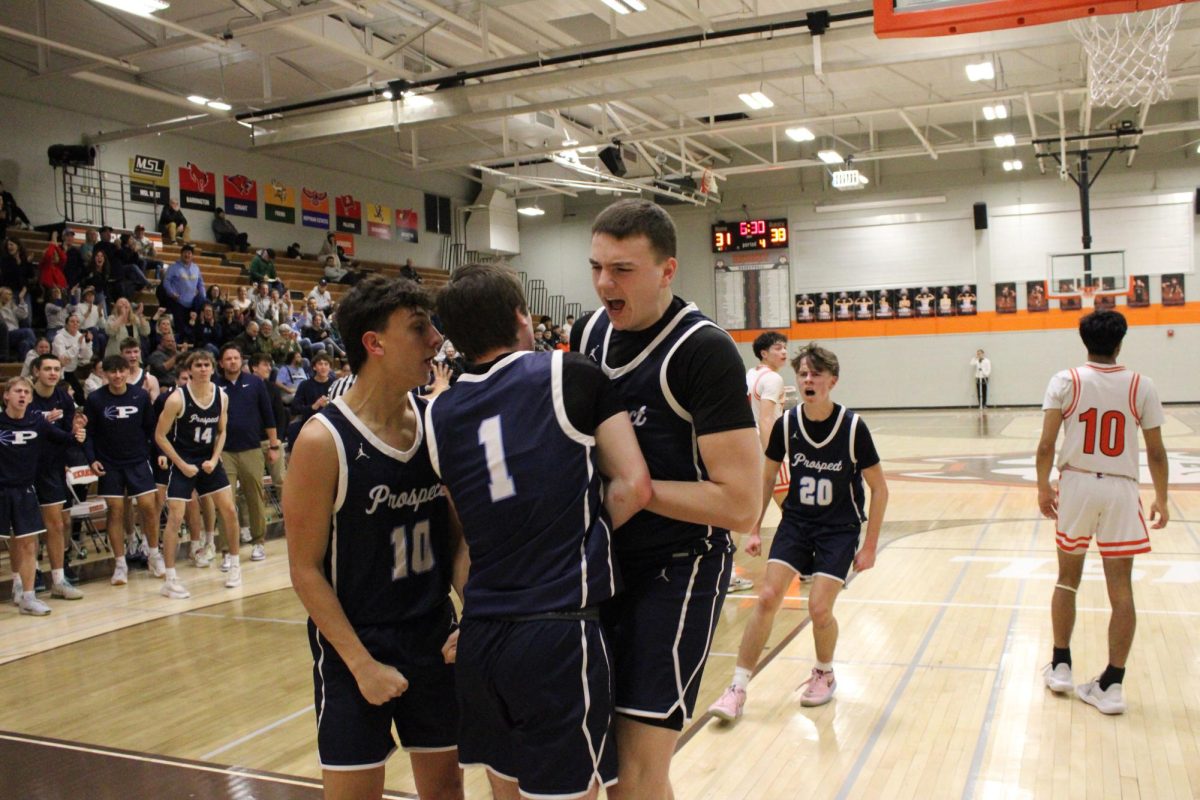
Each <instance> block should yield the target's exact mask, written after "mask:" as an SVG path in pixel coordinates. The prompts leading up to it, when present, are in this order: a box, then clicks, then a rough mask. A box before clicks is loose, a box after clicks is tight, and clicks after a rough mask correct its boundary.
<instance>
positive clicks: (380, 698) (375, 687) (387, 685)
mask: <svg viewBox="0 0 1200 800" xmlns="http://www.w3.org/2000/svg"><path fill="white" fill-rule="evenodd" d="M292 454H293V455H292V467H291V469H289V470H288V473H287V478H286V480H285V482H284V493H283V516H284V519H286V520H287V528H288V531H287V534H288V535H287V546H288V561H289V564H290V571H291V577H292V588H294V589H295V590H296V595H297V596H298V597H299V598H300V602H301V603H303V604H304V608H305V610H306V611H308V615H309V616H310V617H312V620H313V623H314V624H315V625H316V626H317V628H318V629H319V630H320V632H321V635H322V636H324V637H325V639H327V640H328V641H329V642H330V643H331V644H332V645H333V646H334V649H336V650H337V652H338V655H339V656H341V658H342V661H344V662H345V664H346V666H347V667H349V669H350V671H351V673H353V675H354V679H355V681H356V682H357V683H358V688H359V691H360V692H362V695H363V697H365V698H366V699H367V701H368V702H370V703H372V704H374V705H381V704H382V703H385V702H387V701H388V700H390V699H392V698H394V697H399V696H400V695H401V694H403V693H404V691H405V690H406V689H407V688H408V681H407V680H406V679H405V677H404V676H403V675H401V674H400V672H399V671H398V670H396V669H395V668H393V667H390V666H387V665H385V664H381V663H379V662H378V661H376V660H375V659H374V658H373V657H372V656H371V654H370V653H369V652H367V649H366V648H365V647H364V646H363V644H362V641H361V640H360V639H359V638H358V634H357V633H355V632H354V628H353V626H351V624H350V621H349V620H348V619H347V618H346V614H345V611H343V610H342V605H341V603H340V602H339V601H338V598H337V594H336V593H335V592H334V590H333V586H332V585H330V583H329V580H328V579H327V578H326V577H325V567H324V562H325V552H326V550H327V549H328V548H329V533H330V523H329V521H330V519H331V517H332V515H333V506H334V501H335V498H336V495H337V489H338V477H339V476H338V470H339V466H338V454H337V446H336V445H335V444H334V441H333V436H332V434H330V433H329V431H328V430H327V429H326V428H325V426H323V425H320V424H317V423H313V424H308V425H305V426H304V428H303V429H302V430H301V431H300V435H299V436H298V437H297V439H296V444H295V445H294V446H293V448H292Z"/></svg>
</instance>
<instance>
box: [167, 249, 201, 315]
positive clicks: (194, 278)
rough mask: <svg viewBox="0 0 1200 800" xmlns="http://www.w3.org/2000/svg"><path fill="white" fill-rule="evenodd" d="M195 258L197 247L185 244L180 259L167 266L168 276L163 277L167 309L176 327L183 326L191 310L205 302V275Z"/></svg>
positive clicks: (198, 307) (197, 308) (196, 308)
mask: <svg viewBox="0 0 1200 800" xmlns="http://www.w3.org/2000/svg"><path fill="white" fill-rule="evenodd" d="M194 259H195V248H193V247H192V246H191V245H190V244H185V245H184V246H183V248H182V249H181V250H180V252H179V260H178V261H176V262H175V263H174V264H172V265H171V266H170V267H168V268H167V277H166V278H164V279H163V283H162V285H163V290H164V292H165V293H166V297H167V307H168V308H167V310H168V311H170V312H171V316H173V317H174V318H175V322H176V326H175V327H176V328H179V327H182V324H181V323H183V322H184V321H186V320H187V315H188V312H189V311H192V310H199V309H200V307H201V306H202V305H203V304H204V276H203V275H201V274H200V265H199V264H197V263H196V262H195V260H194Z"/></svg>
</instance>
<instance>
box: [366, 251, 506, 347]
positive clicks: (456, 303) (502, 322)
mask: <svg viewBox="0 0 1200 800" xmlns="http://www.w3.org/2000/svg"><path fill="white" fill-rule="evenodd" d="M437 307H438V316H440V317H441V320H442V327H443V328H444V330H445V334H446V335H447V336H448V337H450V340H451V341H453V342H454V346H455V348H457V349H458V350H459V351H461V352H462V354H463V355H464V356H465V357H466V358H467V360H468V361H478V360H479V357H480V356H481V355H483V354H484V353H486V352H488V351H489V350H494V349H496V348H498V347H512V346H513V345H514V344H515V343H516V341H517V336H518V331H517V322H516V318H515V317H514V316H513V312H514V311H520V312H521V313H522V314H528V313H529V306H528V304H527V303H526V302H525V292H524V290H522V288H521V282H520V281H519V280H518V279H517V276H516V273H514V272H513V271H512V270H510V269H508V268H506V267H501V266H498V265H496V264H464V265H463V266H461V267H459V268H458V269H456V270H454V274H453V275H451V276H450V282H449V283H448V284H446V287H445V288H444V289H442V292H441V294H440V295H438V301H437ZM351 366H353V364H352V365H351Z"/></svg>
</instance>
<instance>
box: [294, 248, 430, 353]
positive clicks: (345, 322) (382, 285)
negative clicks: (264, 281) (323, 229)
mask: <svg viewBox="0 0 1200 800" xmlns="http://www.w3.org/2000/svg"><path fill="white" fill-rule="evenodd" d="M332 235H333V234H330V236H332ZM432 306H433V302H432V301H431V300H430V299H429V295H428V294H426V293H425V290H424V289H422V288H421V287H420V286H418V285H417V284H415V283H413V282H412V281H410V280H408V279H406V278H388V277H385V276H383V275H372V276H370V277H368V278H364V279H363V280H361V281H359V282H358V283H356V284H355V285H354V288H353V289H351V290H350V291H349V293H347V294H346V296H345V297H344V298H342V302H341V305H339V306H338V312H337V318H338V330H340V331H341V333H342V341H343V342H344V343H345V347H346V358H347V359H349V361H350V369H351V370H353V371H354V372H358V371H359V370H360V369H362V366H363V364H365V363H367V347H366V345H364V344H363V341H362V338H363V335H364V334H365V333H366V332H367V331H381V330H383V329H384V327H386V326H387V322H388V319H389V318H390V317H391V316H392V314H393V313H394V312H396V311H397V310H398V309H401V308H411V309H419V310H422V311H428V310H429V309H430V308H432ZM318 313H320V312H318Z"/></svg>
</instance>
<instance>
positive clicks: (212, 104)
mask: <svg viewBox="0 0 1200 800" xmlns="http://www.w3.org/2000/svg"><path fill="white" fill-rule="evenodd" d="M208 107H209V108H211V109H214V110H215V111H231V110H233V106H231V105H229V103H226V102H225V101H224V100H209V101H208Z"/></svg>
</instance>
